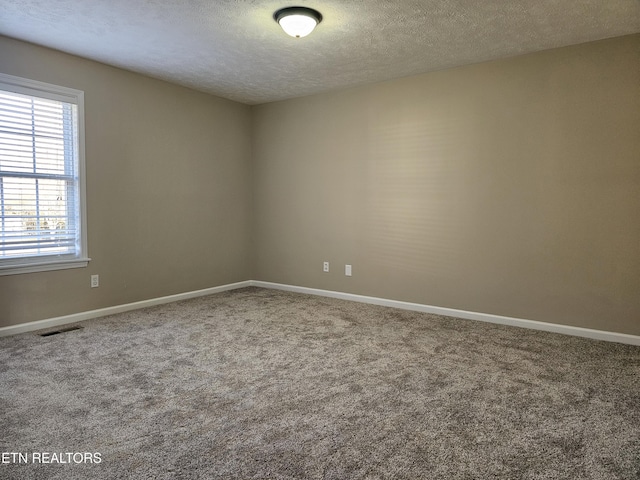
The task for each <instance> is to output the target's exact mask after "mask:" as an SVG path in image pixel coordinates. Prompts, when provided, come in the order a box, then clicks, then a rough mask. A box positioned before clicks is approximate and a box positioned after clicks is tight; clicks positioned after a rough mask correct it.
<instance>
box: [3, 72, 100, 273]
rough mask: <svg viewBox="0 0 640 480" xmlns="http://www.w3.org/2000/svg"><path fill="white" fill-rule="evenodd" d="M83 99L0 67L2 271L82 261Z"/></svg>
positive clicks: (83, 260)
mask: <svg viewBox="0 0 640 480" xmlns="http://www.w3.org/2000/svg"><path fill="white" fill-rule="evenodd" d="M82 101H83V93H82V92H80V91H77V90H72V89H67V88H64V87H57V86H54V85H49V84H44V83H41V82H34V81H31V80H26V79H21V78H18V77H12V76H9V75H0V274H7V273H23V272H26V271H39V270H51V269H56V268H70V267H75V266H86V262H87V260H88V259H87V258H86V235H85V232H84V223H85V222H84V189H83V176H84V162H83V157H84V155H83V145H82V135H81V131H83V129H82V124H81V122H82V119H83V112H82V108H83V103H82Z"/></svg>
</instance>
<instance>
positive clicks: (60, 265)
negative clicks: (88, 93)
mask: <svg viewBox="0 0 640 480" xmlns="http://www.w3.org/2000/svg"><path fill="white" fill-rule="evenodd" d="M0 90H2V91H6V92H11V93H18V94H22V95H28V96H31V97H39V98H44V99H48V100H56V101H60V102H65V103H70V104H74V105H76V109H77V122H78V125H77V131H78V138H77V152H78V158H77V159H76V160H77V165H76V167H77V177H78V178H77V182H78V206H77V209H78V212H77V221H78V222H79V223H80V225H79V228H78V231H79V233H80V238H79V239H78V240H79V241H78V244H79V251H76V252H75V253H73V254H69V253H66V254H60V255H56V254H53V255H43V256H26V257H16V258H10V259H0V276H3V275H15V274H22V273H34V272H45V271H51V270H63V269H68V268H82V267H86V266H87V265H88V263H89V261H90V260H91V259H90V258H89V256H88V250H87V249H88V245H87V208H86V205H87V203H86V198H87V197H86V165H85V143H84V133H85V129H84V121H85V118H84V92H83V91H82V90H76V89H74V88H68V87H62V86H59V85H53V84H51V83H45V82H40V81H37V80H30V79H28V78H22V77H16V76H14V75H8V74H5V73H0Z"/></svg>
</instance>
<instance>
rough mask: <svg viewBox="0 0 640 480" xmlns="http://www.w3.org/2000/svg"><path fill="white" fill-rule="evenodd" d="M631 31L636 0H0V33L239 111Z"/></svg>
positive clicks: (638, 13)
mask: <svg viewBox="0 0 640 480" xmlns="http://www.w3.org/2000/svg"><path fill="white" fill-rule="evenodd" d="M292 5H303V6H309V7H313V8H315V9H316V10H319V11H320V12H321V13H322V15H323V16H324V20H323V21H322V23H321V24H320V25H319V26H318V28H317V29H316V30H315V32H314V33H312V34H311V35H310V36H309V37H306V38H303V39H294V38H291V37H289V36H287V35H286V34H285V33H284V32H283V31H282V30H281V29H280V27H279V26H278V25H277V24H276V23H275V21H274V20H273V17H272V16H273V12H274V11H276V10H278V9H279V8H282V7H286V6H292ZM637 32H640V0H422V1H420V0H395V1H389V0H354V1H344V0H343V1H339V0H317V1H304V0H303V1H297V0H294V1H290V0H244V1H243V0H0V34H4V35H7V36H10V37H15V38H18V39H21V40H26V41H29V42H33V43H36V44H40V45H45V46H48V47H52V48H55V49H58V50H62V51H64V52H69V53H73V54H76V55H80V56H83V57H87V58H91V59H94V60H98V61H100V62H104V63H108V64H111V65H115V66H118V67H122V68H125V69H128V70H133V71H136V72H140V73H143V74H146V75H150V76H152V77H156V78H161V79H164V80H168V81H170V82H174V83H178V84H181V85H185V86H188V87H191V88H194V89H197V90H202V91H205V92H208V93H212V94H215V95H219V96H221V97H226V98H229V99H232V100H237V101H240V102H243V103H247V104H258V103H265V102H270V101H274V100H281V99H285V98H291V97H298V96H302V95H309V94H313V93H318V92H323V91H327V90H333V89H337V88H342V87H347V86H353V85H362V84H365V83H373V82H378V81H382V80H388V79H391V78H397V77H403V76H408V75H414V74H418V73H424V72H429V71H433V70H441V69H444V68H448V67H453V66H459V65H465V64H469V63H476V62H481V61H485V60H492V59H497V58H504V57H509V56H513V55H518V54H523V53H528V52H534V51H538V50H544V49H548V48H554V47H559V46H565V45H572V44H577V43H583V42H588V41H592V40H599V39H602V38H608V37H615V36H620V35H626V34H630V33H637ZM0 70H1V66H0Z"/></svg>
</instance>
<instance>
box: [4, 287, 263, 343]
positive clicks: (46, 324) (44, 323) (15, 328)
mask: <svg viewBox="0 0 640 480" xmlns="http://www.w3.org/2000/svg"><path fill="white" fill-rule="evenodd" d="M249 286H251V281H250V280H247V281H244V282H238V283H230V284H227V285H220V286H219V287H212V288H205V289H203V290H194V291H192V292H184V293H178V294H176V295H168V296H166V297H158V298H151V299H149V300H142V301H140V302H134V303H126V304H124V305H116V306H114V307H107V308H100V309H98V310H89V311H87V312H80V313H73V314H71V315H64V316H62V317H55V318H47V319H45V320H37V321H35V322H28V323H21V324H18V325H10V326H8V327H2V328H0V337H7V336H9V335H16V334H18V333H24V332H32V331H34V330H42V329H44V328H52V327H59V326H60V325H66V324H68V323H76V322H81V321H83V320H90V319H92V318H100V317H106V316H107V315H113V314H115V313H122V312H129V311H131V310H138V309H140V308H146V307H153V306H154V305H162V304H164V303H171V302H178V301H180V300H188V299H190V298H196V297H203V296H205V295H212V294H214V293H220V292H226V291H227V290H235V289H237V288H243V287H249Z"/></svg>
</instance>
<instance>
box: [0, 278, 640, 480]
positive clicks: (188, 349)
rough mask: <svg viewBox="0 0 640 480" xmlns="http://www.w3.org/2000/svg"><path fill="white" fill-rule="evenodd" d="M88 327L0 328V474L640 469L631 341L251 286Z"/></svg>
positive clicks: (415, 474) (568, 475) (590, 472)
mask: <svg viewBox="0 0 640 480" xmlns="http://www.w3.org/2000/svg"><path fill="white" fill-rule="evenodd" d="M81 325H82V326H83V327H84V328H82V329H80V330H74V331H69V332H66V333H62V334H59V335H52V336H48V337H41V336H39V335H38V334H36V333H27V334H22V335H17V336H13V337H8V338H2V339H0V451H1V452H5V453H7V452H20V453H23V454H24V455H25V456H26V457H27V460H28V462H27V463H24V462H23V463H21V462H19V461H10V462H9V463H4V464H0V478H2V479H39V478H42V479H45V478H55V479H119V478H149V479H151V478H154V479H162V478H186V479H191V478H194V479H195V478H202V479H217V478H221V479H222V478H242V479H253V478H256V479H257V478H260V479H262V478H275V479H294V478H295V479H301V478H311V479H320V478H326V479H365V478H367V479H376V478H390V479H391V478H393V479H417V478H425V479H447V480H452V479H567V480H575V479H585V480H587V479H602V480H605V479H606V480H610V479H624V480H629V479H639V478H640V347H633V346H628V345H620V344H613V343H605V342H598V341H592V340H586V339H581V338H574V337H568V336H562V335H557V334H551V333H544V332H537V331H529V330H523V329H518V328H512V327H504V326H498V325H491V324H485V323H480V322H472V321H465V320H460V319H453V318H447V317H441V316H436V315H429V314H421V313H415V312H409V311H402V310H395V309H391V308H384V307H377V306H372V305H363V304H358V303H352V302H347V301H341V300H335V299H328V298H322V297H314V296H307V295H300V294H293V293H285V292H280V291H274V290H266V289H258V288H247V289H242V290H236V291H233V292H227V293H222V294H218V295H212V296H209V297H203V298H198V299H194V300H188V301H184V302H179V303H174V304H169V305H164V306H159V307H154V308H149V309H145V310H139V311H135V312H129V313H125V314H120V315H114V316H111V317H107V318H103V319H97V320H92V321H87V322H84V323H82V324H81ZM39 333H41V332H39ZM1 452H0V453H1ZM56 452H57V457H58V458H59V459H62V460H65V459H68V460H70V462H69V463H65V464H62V463H47V464H43V463H38V462H36V463H34V462H33V457H34V454H36V459H38V458H41V456H42V453H44V454H49V455H50V456H49V457H46V456H45V458H49V460H50V459H51V455H52V454H53V453H56ZM83 452H84V453H92V454H94V453H98V454H99V458H100V463H75V462H74V461H73V458H74V457H73V456H72V455H71V456H69V455H67V454H74V453H83ZM38 454H39V455H38ZM77 458H80V457H77V456H76V459H77ZM93 458H94V459H95V458H96V457H93ZM7 459H9V457H8V456H6V455H4V456H3V460H7ZM16 460H17V459H16Z"/></svg>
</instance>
